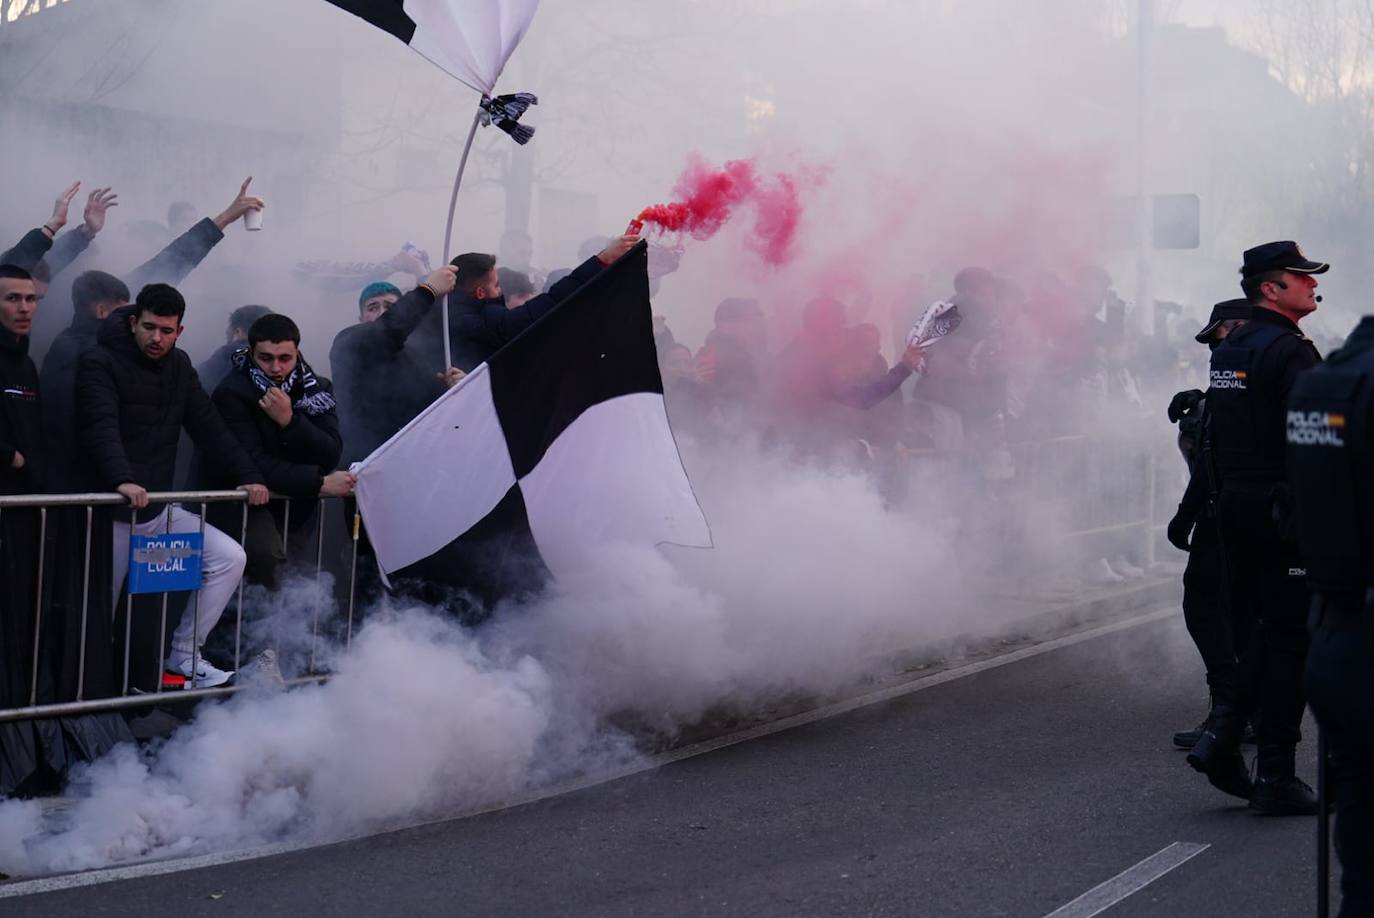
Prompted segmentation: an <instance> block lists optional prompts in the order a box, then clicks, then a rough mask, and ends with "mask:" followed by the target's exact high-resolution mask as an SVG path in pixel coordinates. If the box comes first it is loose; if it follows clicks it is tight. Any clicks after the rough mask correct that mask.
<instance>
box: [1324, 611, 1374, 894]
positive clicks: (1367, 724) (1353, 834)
mask: <svg viewBox="0 0 1374 918" xmlns="http://www.w3.org/2000/svg"><path fill="white" fill-rule="evenodd" d="M1313 613H1314V615H1313V618H1314V621H1315V622H1316V629H1315V631H1314V632H1313V634H1312V650H1311V653H1310V654H1309V655H1308V658H1307V691H1308V694H1309V695H1310V696H1311V698H1312V713H1313V714H1315V715H1316V717H1317V722H1318V723H1319V724H1321V726H1322V729H1323V730H1324V731H1326V740H1327V748H1328V749H1329V751H1330V762H1331V765H1330V769H1331V770H1330V777H1331V782H1332V784H1333V785H1334V793H1333V794H1332V797H1333V799H1334V800H1335V802H1336V851H1337V853H1338V854H1339V855H1340V859H1341V868H1342V869H1341V911H1340V914H1341V916H1342V918H1355V916H1365V915H1374V608H1366V604H1365V603H1364V602H1363V601H1362V599H1360V598H1357V597H1340V596H1317V597H1316V598H1314V600H1313Z"/></svg>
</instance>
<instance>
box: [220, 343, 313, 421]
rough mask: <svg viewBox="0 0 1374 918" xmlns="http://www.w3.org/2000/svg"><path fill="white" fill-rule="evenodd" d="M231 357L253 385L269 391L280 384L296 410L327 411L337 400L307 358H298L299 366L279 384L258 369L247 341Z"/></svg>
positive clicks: (307, 412) (235, 367)
mask: <svg viewBox="0 0 1374 918" xmlns="http://www.w3.org/2000/svg"><path fill="white" fill-rule="evenodd" d="M230 360H231V361H232V362H233V364H234V369H235V370H237V371H238V372H240V373H244V374H247V376H248V378H249V379H250V380H252V381H253V385H255V386H257V387H258V391H259V392H262V393H264V394H266V392H267V390H268V389H272V388H279V389H281V390H282V391H283V392H285V393H286V395H287V397H288V398H290V399H291V408H292V409H293V410H295V411H304V412H305V413H306V414H308V415H310V416H311V417H314V416H315V415H320V414H325V413H326V412H329V411H333V410H334V406H335V405H336V404H338V403H337V402H336V401H335V400H334V396H333V394H332V393H330V392H327V391H325V389H324V387H323V386H321V385H320V381H319V380H318V379H316V378H315V371H314V370H312V369H310V364H308V363H306V362H305V358H304V357H301V356H298V357H297V358H296V367H295V369H293V370H292V371H291V375H289V376H287V377H286V381H285V382H283V383H282V384H281V385H280V386H277V384H276V383H274V382H273V381H272V378H271V377H270V376H268V375H267V374H266V373H264V372H263V371H262V370H260V369H258V365H257V364H256V363H254V362H253V358H252V357H251V356H250V355H249V353H248V347H247V345H245V346H243V347H240V348H235V349H234V353H233V356H232V357H230Z"/></svg>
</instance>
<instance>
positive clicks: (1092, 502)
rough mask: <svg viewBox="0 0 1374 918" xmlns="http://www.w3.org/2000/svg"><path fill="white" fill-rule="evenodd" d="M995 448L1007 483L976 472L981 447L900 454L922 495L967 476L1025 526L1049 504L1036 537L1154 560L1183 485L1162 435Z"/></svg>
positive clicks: (947, 489) (950, 488)
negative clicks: (1004, 459) (1044, 528)
mask: <svg viewBox="0 0 1374 918" xmlns="http://www.w3.org/2000/svg"><path fill="white" fill-rule="evenodd" d="M1001 449H1002V450H1003V451H1004V452H1005V453H1006V454H1007V455H1008V457H1009V463H1008V465H1009V468H1008V469H1006V470H1005V471H1006V472H1007V473H1008V474H1007V476H1006V479H1005V480H999V479H997V478H996V476H995V475H988V474H986V473H985V472H984V471H983V470H981V469H980V468H979V465H980V463H982V462H985V461H986V460H987V458H988V455H989V453H988V451H987V450H979V449H960V450H938V449H914V450H905V451H903V456H904V457H906V460H907V462H908V464H909V466H910V467H911V469H912V470H913V472H912V474H913V475H916V476H917V478H918V480H920V481H922V485H923V487H924V489H926V490H928V491H930V490H933V491H935V492H936V493H961V492H960V490H959V487H960V485H959V484H958V483H959V482H961V481H962V482H963V483H964V485H965V486H966V485H967V483H968V481H969V480H970V479H976V480H977V481H978V482H979V483H980V484H981V486H983V487H992V486H994V485H995V486H997V487H999V488H1000V490H999V498H1000V499H1001V501H1002V502H1003V503H1004V504H1011V505H1012V506H1010V507H1009V508H1006V509H1007V512H1010V513H1018V512H1019V513H1024V514H1026V517H1024V518H1023V520H1022V522H1023V523H1025V524H1026V525H1025V528H1027V529H1029V528H1033V526H1032V525H1031V524H1032V523H1035V522H1042V520H1040V519H1039V518H1038V517H1036V516H1035V514H1036V512H1037V511H1036V508H1037V507H1039V508H1042V509H1043V508H1044V507H1045V506H1053V508H1054V510H1055V511H1056V515H1057V520H1056V523H1057V525H1056V526H1054V527H1053V529H1052V531H1049V532H1042V533H1041V535H1042V536H1044V537H1045V538H1047V539H1048V540H1049V541H1050V542H1053V543H1056V544H1059V545H1061V546H1064V547H1065V548H1066V550H1067V551H1069V552H1071V553H1072V552H1077V553H1078V554H1081V555H1083V556H1085V557H1086V556H1087V555H1090V554H1092V553H1093V552H1094V551H1095V550H1099V551H1100V550H1101V548H1102V545H1104V544H1111V545H1117V546H1122V547H1123V548H1122V550H1123V551H1126V549H1127V548H1129V553H1130V554H1133V555H1136V556H1138V557H1139V558H1140V560H1141V562H1142V564H1143V566H1145V567H1147V568H1148V567H1149V566H1151V565H1153V564H1155V563H1156V562H1157V561H1158V560H1159V554H1160V545H1161V543H1162V542H1163V541H1164V533H1165V530H1166V529H1167V528H1168V520H1169V518H1170V516H1171V515H1172V513H1173V506H1174V504H1175V503H1176V502H1177V501H1178V499H1179V498H1180V497H1181V496H1182V494H1183V487H1184V485H1185V484H1186V481H1187V479H1186V470H1185V466H1184V464H1183V462H1182V460H1181V459H1180V458H1179V457H1178V455H1177V452H1176V450H1174V448H1173V446H1172V444H1171V442H1170V441H1169V440H1168V439H1167V438H1165V439H1161V438H1160V437H1158V436H1156V435H1154V434H1153V433H1152V434H1150V435H1131V436H1122V435H1116V436H1113V435H1097V436H1092V435H1087V434H1071V435H1065V436H1056V437H1051V438H1047V439H1044V440H1035V441H1026V442H1011V443H1007V444H1005V446H1004V447H1001ZM1171 454H1172V455H1171ZM1075 546H1077V547H1075Z"/></svg>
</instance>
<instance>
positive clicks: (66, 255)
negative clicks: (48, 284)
mask: <svg viewBox="0 0 1374 918" xmlns="http://www.w3.org/2000/svg"><path fill="white" fill-rule="evenodd" d="M90 244H91V237H90V236H87V235H86V234H85V233H83V232H81V230H80V229H79V228H78V229H71V230H68V231H67V232H65V233H63V234H62V235H60V236H58V237H57V238H56V239H52V238H49V237H48V234H47V233H45V232H43V230H42V228H36V229H31V230H29V231H28V232H27V233H25V234H24V237H23V238H22V239H20V240H19V241H18V242H16V243H15V244H14V246H13V247H12V248H10V249H9V250H7V251H6V252H5V253H4V254H3V255H0V265H14V266H15V267H16V268H23V269H24V270H25V271H32V270H33V269H34V267H35V266H36V265H37V264H38V263H39V262H40V261H41V262H43V263H44V264H46V265H47V266H48V274H49V275H50V276H51V277H56V276H57V275H58V274H60V273H61V272H62V271H64V270H65V269H66V268H67V267H68V266H69V265H70V264H71V263H72V262H74V261H76V259H77V258H78V257H79V256H80V255H81V253H82V252H84V251H86V247H87V246H89V245H90Z"/></svg>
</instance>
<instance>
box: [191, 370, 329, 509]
mask: <svg viewBox="0 0 1374 918" xmlns="http://www.w3.org/2000/svg"><path fill="white" fill-rule="evenodd" d="M317 378H318V379H319V382H320V386H321V387H322V388H323V389H324V390H325V391H327V392H332V391H333V389H334V387H333V385H332V384H331V383H330V382H329V380H328V379H325V378H324V377H322V376H321V377H317ZM261 397H262V393H261V392H259V391H258V387H257V386H255V385H253V381H252V380H251V379H249V378H248V377H247V375H245V374H244V373H241V372H230V373H229V375H228V376H226V377H224V379H223V380H221V381H220V384H219V385H218V386H217V387H216V388H215V393H214V395H213V396H211V401H213V402H214V405H215V408H216V409H217V410H218V411H219V414H220V417H222V418H224V423H225V425H226V426H227V427H228V428H229V432H230V433H232V434H233V435H234V438H235V439H236V440H238V441H239V443H241V444H242V445H243V448H244V449H245V450H246V451H247V452H248V456H249V458H250V459H252V460H253V464H254V465H256V466H257V467H258V471H260V472H261V473H262V477H263V479H264V480H265V481H266V482H267V487H269V488H271V489H272V491H273V492H274V493H276V494H281V495H283V496H285V497H290V498H295V499H297V500H301V499H306V498H311V499H313V498H315V497H318V496H319V493H320V484H321V483H322V482H323V480H324V476H325V475H328V474H329V473H330V472H332V471H333V470H334V469H335V468H336V467H337V466H338V463H339V456H340V454H341V453H342V452H343V439H342V438H341V437H340V436H339V418H338V415H337V414H336V413H335V412H334V411H332V410H331V411H327V412H325V413H324V414H317V415H308V414H306V413H305V412H303V411H292V412H291V421H290V422H289V423H288V424H287V425H286V426H285V427H282V426H280V425H278V424H277V422H276V421H274V420H272V419H271V418H270V417H268V416H267V412H265V411H263V410H262V409H261V408H259V407H258V400H259V399H260V398H261ZM204 459H205V457H204V455H203V454H201V460H200V463H199V465H200V481H201V483H202V485H203V486H205V487H207V488H214V489H220V488H233V487H236V486H237V485H238V484H240V482H238V481H232V480H230V479H231V477H232V476H226V475H225V473H224V471H223V470H221V469H218V468H216V467H213V466H208V465H207V464H206V463H205V461H204ZM307 516H308V514H305V513H303V514H301V515H300V516H299V517H298V516H297V515H296V513H295V507H293V508H292V519H293V520H295V519H300V520H302V521H304V520H305V519H306V518H307Z"/></svg>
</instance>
